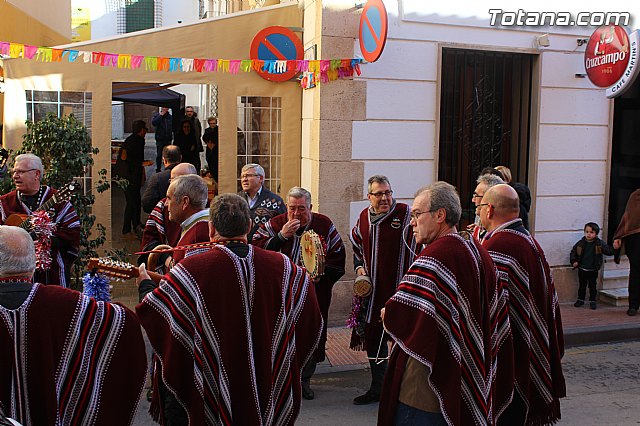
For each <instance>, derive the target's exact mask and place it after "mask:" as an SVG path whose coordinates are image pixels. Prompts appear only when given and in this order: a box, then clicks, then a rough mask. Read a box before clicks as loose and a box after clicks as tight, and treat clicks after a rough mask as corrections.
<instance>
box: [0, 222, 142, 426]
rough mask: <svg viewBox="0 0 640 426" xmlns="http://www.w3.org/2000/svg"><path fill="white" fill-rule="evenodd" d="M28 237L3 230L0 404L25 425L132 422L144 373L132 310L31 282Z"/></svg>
mask: <svg viewBox="0 0 640 426" xmlns="http://www.w3.org/2000/svg"><path fill="white" fill-rule="evenodd" d="M34 270H35V249H34V244H33V241H32V240H31V237H30V236H29V234H28V233H27V232H26V231H24V230H23V229H20V228H18V227H13V226H11V227H10V226H0V405H2V406H3V407H4V409H5V410H6V411H7V415H8V416H10V417H11V418H13V419H15V420H17V421H19V422H20V423H21V424H24V425H63V424H64V425H71V424H78V425H80V424H82V425H128V424H131V422H132V420H133V415H134V414H135V411H136V408H137V407H138V401H139V399H140V394H141V393H142V387H143V385H144V381H145V375H146V361H145V358H146V354H145V347H144V341H143V339H142V333H141V330H140V325H139V324H138V321H137V320H136V318H135V315H134V314H133V312H131V311H130V310H128V309H127V308H125V307H123V306H119V305H115V304H111V303H108V302H96V301H95V300H94V299H92V298H89V297H86V296H85V295H83V294H82V293H78V292H77V291H74V290H70V289H66V288H61V287H58V286H44V285H41V284H37V283H36V284H33V283H32V282H31V280H32V277H33V272H34Z"/></svg>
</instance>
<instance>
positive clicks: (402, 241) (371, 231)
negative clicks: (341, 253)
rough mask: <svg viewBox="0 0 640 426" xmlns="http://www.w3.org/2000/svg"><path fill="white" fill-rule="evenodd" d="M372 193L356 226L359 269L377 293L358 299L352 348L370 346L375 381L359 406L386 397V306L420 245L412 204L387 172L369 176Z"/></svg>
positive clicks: (355, 250)
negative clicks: (398, 195)
mask: <svg viewBox="0 0 640 426" xmlns="http://www.w3.org/2000/svg"><path fill="white" fill-rule="evenodd" d="M367 198H368V199H369V202H370V203H371V204H370V206H369V207H367V208H365V209H364V210H362V212H360V216H359V217H358V221H357V222H356V225H355V226H354V227H353V229H352V231H351V243H352V245H353V264H354V267H355V272H356V274H357V275H367V276H368V277H369V279H370V281H371V284H372V292H371V294H370V295H369V296H366V297H362V298H360V299H359V300H358V301H359V303H358V304H357V305H358V306H359V312H358V313H357V314H356V313H354V314H353V315H354V316H357V317H358V318H357V321H358V324H357V325H356V326H355V327H354V329H353V331H352V334H351V344H350V347H351V349H355V350H366V351H367V357H368V358H369V365H370V366H371V386H370V387H369V390H368V391H367V392H366V393H365V394H363V395H360V396H358V397H356V398H355V399H354V400H353V403H354V404H356V405H363V404H370V403H372V402H377V401H379V400H380V392H381V390H382V382H383V380H384V374H385V371H386V369H387V361H386V358H387V356H388V347H387V338H388V337H387V336H386V335H385V334H384V333H383V329H382V322H381V320H380V309H382V307H383V306H384V304H385V303H386V301H387V300H389V298H390V297H391V296H392V295H393V294H394V293H395V291H396V286H397V285H398V282H399V281H400V278H402V276H403V275H404V274H405V273H406V272H407V269H408V268H409V265H411V262H412V260H413V258H414V256H415V250H416V242H415V239H414V237H413V234H412V232H411V229H410V227H409V221H410V209H409V206H408V205H406V204H403V203H398V202H396V200H395V199H394V198H393V191H392V190H391V184H390V183H389V179H388V178H387V177H386V176H383V175H374V176H371V177H370V178H369V180H368V193H367ZM354 306H355V305H354ZM380 359H382V360H383V361H382V362H380Z"/></svg>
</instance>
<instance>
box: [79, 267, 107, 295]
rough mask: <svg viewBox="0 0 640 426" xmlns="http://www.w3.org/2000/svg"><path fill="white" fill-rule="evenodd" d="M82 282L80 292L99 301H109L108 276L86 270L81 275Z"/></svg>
mask: <svg viewBox="0 0 640 426" xmlns="http://www.w3.org/2000/svg"><path fill="white" fill-rule="evenodd" d="M82 282H83V284H84V287H83V290H82V292H83V293H84V294H86V295H87V296H89V297H93V298H94V299H96V300H97V301H99V302H111V293H110V292H109V278H107V277H106V276H104V275H102V274H93V273H90V272H87V273H86V274H84V276H83V277H82Z"/></svg>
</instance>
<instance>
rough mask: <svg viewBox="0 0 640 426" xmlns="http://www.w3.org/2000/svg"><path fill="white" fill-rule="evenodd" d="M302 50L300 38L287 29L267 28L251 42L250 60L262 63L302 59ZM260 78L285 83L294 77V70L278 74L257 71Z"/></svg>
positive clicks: (278, 27)
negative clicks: (258, 60) (261, 61)
mask: <svg viewBox="0 0 640 426" xmlns="http://www.w3.org/2000/svg"><path fill="white" fill-rule="evenodd" d="M303 55H304V49H303V48H302V42H301V41H300V38H299V37H298V36H297V35H295V33H294V32H293V31H291V30H290V29H289V28H285V27H280V26H272V27H267V28H265V29H263V30H261V31H260V32H258V34H256V36H255V37H254V38H253V41H251V51H250V57H251V59H260V60H263V61H267V60H272V61H283V60H295V59H302V57H303ZM258 74H259V75H260V77H262V78H264V79H265V80H270V81H277V82H282V81H287V80H290V79H292V78H293V77H294V76H295V75H296V70H295V69H293V70H288V71H285V72H282V73H279V74H274V73H267V72H263V71H258Z"/></svg>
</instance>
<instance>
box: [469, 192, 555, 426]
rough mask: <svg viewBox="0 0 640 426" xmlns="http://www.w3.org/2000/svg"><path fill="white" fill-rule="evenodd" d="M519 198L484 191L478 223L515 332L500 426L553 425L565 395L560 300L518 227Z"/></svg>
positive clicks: (539, 255)
mask: <svg viewBox="0 0 640 426" xmlns="http://www.w3.org/2000/svg"><path fill="white" fill-rule="evenodd" d="M519 215H520V201H519V198H518V193H517V192H516V191H515V189H513V188H512V187H511V186H509V185H506V184H502V185H496V186H493V187H491V188H489V189H488V190H487V192H485V194H484V197H483V198H482V203H481V204H480V219H481V220H482V226H483V227H484V228H485V229H486V230H487V234H486V235H485V236H484V239H483V241H482V246H483V247H484V248H486V249H487V250H488V251H489V254H490V255H491V257H492V258H493V261H494V262H495V264H496V266H497V267H498V270H499V271H501V272H503V276H504V277H507V278H508V279H507V283H508V292H509V319H510V322H511V327H512V331H513V356H512V358H511V359H503V360H501V361H500V362H501V363H502V362H505V361H506V362H507V363H510V364H512V365H513V369H514V372H515V391H514V394H513V401H512V402H511V403H510V404H509V406H508V408H507V409H506V410H505V411H504V413H503V414H502V415H501V416H500V417H498V416H497V415H496V417H498V422H497V424H498V425H524V424H538V425H545V424H553V423H555V422H556V421H558V420H560V398H562V397H564V396H565V395H566V387H565V381H564V376H563V374H562V364H561V358H562V355H563V354H564V338H563V333H562V320H561V317H560V306H559V304H558V295H557V294H556V289H555V286H554V284H553V278H552V276H551V271H550V269H549V265H548V263H547V260H546V258H545V255H544V251H543V250H542V247H540V245H539V244H538V242H537V241H536V240H535V239H534V238H533V237H532V236H531V235H530V234H529V232H528V231H527V230H526V228H525V227H524V225H523V223H522V219H520V218H519Z"/></svg>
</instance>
